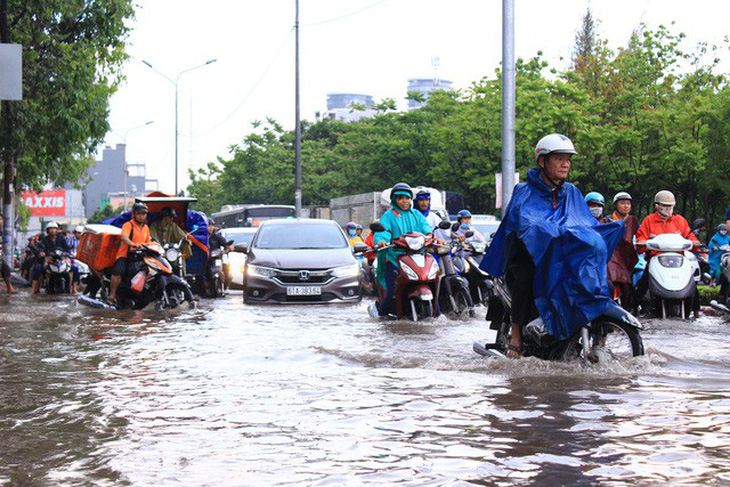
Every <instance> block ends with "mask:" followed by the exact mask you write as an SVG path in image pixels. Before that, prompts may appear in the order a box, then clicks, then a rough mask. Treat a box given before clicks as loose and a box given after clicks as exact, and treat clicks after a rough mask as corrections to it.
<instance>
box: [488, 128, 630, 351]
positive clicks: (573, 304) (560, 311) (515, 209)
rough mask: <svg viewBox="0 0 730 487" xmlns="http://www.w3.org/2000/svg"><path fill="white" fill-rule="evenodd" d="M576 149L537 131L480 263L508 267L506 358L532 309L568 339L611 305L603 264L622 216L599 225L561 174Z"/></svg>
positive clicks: (517, 346) (495, 272)
mask: <svg viewBox="0 0 730 487" xmlns="http://www.w3.org/2000/svg"><path fill="white" fill-rule="evenodd" d="M574 154H576V151H575V148H574V146H573V143H572V142H571V140H570V139H569V138H568V137H565V136H564V135H560V134H550V135H547V136H545V137H543V138H542V139H540V141H539V142H538V143H537V146H536V147H535V161H536V163H537V165H538V167H537V168H535V169H531V170H530V171H529V172H528V174H527V182H525V183H520V184H518V185H517V186H516V187H515V189H514V193H513V195H512V199H511V201H510V203H509V205H508V207H507V209H506V211H505V214H504V218H503V220H502V223H501V224H500V226H499V229H498V230H497V232H496V234H495V236H494V239H493V240H492V243H491V245H490V247H489V250H488V251H487V254H486V255H485V256H484V259H483V260H482V262H481V264H480V268H481V269H482V270H484V271H486V272H488V273H489V274H491V275H492V276H495V277H501V276H503V275H505V274H506V279H505V280H506V284H507V286H508V288H509V290H510V291H511V300H512V301H511V310H512V314H511V326H510V328H511V333H510V343H509V345H508V346H507V355H508V356H509V357H511V358H518V357H521V356H522V354H523V347H522V326H524V325H526V324H527V323H528V322H530V321H531V320H532V319H533V317H534V316H536V315H538V313H539V316H540V317H541V320H542V325H538V326H544V328H545V330H546V331H547V333H549V334H550V335H552V336H553V337H555V338H556V339H558V340H566V339H568V338H569V337H571V336H574V334H575V332H576V331H577V330H579V329H580V328H581V327H583V326H585V325H586V324H587V323H589V322H590V321H591V320H593V319H595V318H597V317H598V316H600V315H601V314H603V313H604V312H605V311H606V310H607V309H608V308H610V307H613V306H615V305H616V304H615V303H614V302H613V300H611V298H610V296H609V292H608V284H607V279H606V264H607V262H608V255H609V253H610V252H612V251H613V248H614V246H615V245H616V243H617V242H618V240H619V238H620V236H621V235H623V233H624V229H623V222H615V223H609V224H603V225H599V224H598V221H597V220H596V218H595V217H594V216H593V214H592V213H591V212H590V211H589V210H588V206H587V205H586V204H585V201H584V199H583V195H582V194H581V192H580V191H579V190H578V188H576V187H575V186H573V185H572V184H570V183H568V182H566V179H567V178H568V174H569V172H570V166H571V158H572V156H573V155H574ZM535 321H536V322H537V321H538V320H535Z"/></svg>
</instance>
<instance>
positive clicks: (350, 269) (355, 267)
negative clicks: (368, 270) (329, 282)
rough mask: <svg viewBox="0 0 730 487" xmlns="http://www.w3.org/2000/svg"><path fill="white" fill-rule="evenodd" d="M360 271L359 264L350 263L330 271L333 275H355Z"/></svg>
mask: <svg viewBox="0 0 730 487" xmlns="http://www.w3.org/2000/svg"><path fill="white" fill-rule="evenodd" d="M359 273H360V264H359V263H356V264H351V265H346V266H343V267H337V268H335V269H334V270H333V271H332V275H333V276H334V277H355V276H356V275H358V274H359Z"/></svg>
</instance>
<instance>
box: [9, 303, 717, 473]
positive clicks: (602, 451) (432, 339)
mask: <svg viewBox="0 0 730 487" xmlns="http://www.w3.org/2000/svg"><path fill="white" fill-rule="evenodd" d="M367 304H368V303H367V302H365V301H364V302H363V303H362V304H359V305H352V306H296V307H286V306H276V307H269V306H267V307H253V306H245V305H243V304H242V302H241V295H240V294H231V295H229V296H228V297H227V298H225V299H223V300H218V301H213V300H202V301H201V304H200V307H199V309H197V310H186V311H178V312H167V313H166V312H118V311H103V310H95V309H90V308H86V307H83V306H81V305H78V304H76V303H75V302H73V301H72V300H71V299H70V298H68V297H48V296H42V297H39V298H35V299H32V298H30V297H29V296H28V295H27V294H26V293H21V294H20V295H17V296H13V297H10V298H8V297H7V296H6V295H0V316H2V322H1V323H0V438H2V441H1V442H0V484H4V483H9V484H26V485H68V484H88V485H124V484H130V485H175V484H177V485H215V486H218V485H293V484H299V485H362V484H380V485H383V484H395V483H398V484H401V485H414V486H415V485H418V486H420V485H455V484H462V485H467V484H476V485H516V484H519V485H525V484H534V485H595V484H602V485H636V484H642V485H644V484H671V485H682V484H684V485H700V484H706V485H726V484H730V375H729V374H728V371H729V370H730V345H728V340H727V334H728V330H729V328H728V327H729V326H730V323H728V322H727V321H726V320H725V319H723V318H720V317H712V316H703V317H702V318H700V319H699V320H697V321H695V322H682V321H671V320H667V321H661V320H649V321H646V320H645V323H646V324H647V325H648V327H649V329H648V330H647V331H645V332H644V333H643V334H642V336H643V339H644V344H645V347H646V350H647V356H645V357H641V358H636V359H632V360H631V361H629V362H626V363H620V364H612V365H611V366H608V367H600V368H596V367H590V368H584V367H581V366H579V365H577V364H566V363H547V362H543V361H539V360H536V359H523V360H519V361H510V360H507V359H500V360H487V359H484V358H483V357H480V356H477V355H475V354H474V353H473V352H472V351H471V346H472V342H473V341H475V340H478V339H487V338H492V332H490V331H489V330H488V329H487V325H486V322H485V321H484V320H483V316H484V313H483V311H480V312H479V313H478V314H477V316H478V317H477V318H474V319H470V320H466V321H449V320H447V319H445V318H439V319H437V320H435V321H433V322H431V323H427V324H412V323H405V322H379V321H376V320H373V319H371V318H369V317H368V316H367V311H366V306H367Z"/></svg>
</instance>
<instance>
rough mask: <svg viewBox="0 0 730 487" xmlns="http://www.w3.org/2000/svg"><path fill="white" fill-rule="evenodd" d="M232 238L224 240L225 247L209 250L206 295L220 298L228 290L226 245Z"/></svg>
mask: <svg viewBox="0 0 730 487" xmlns="http://www.w3.org/2000/svg"><path fill="white" fill-rule="evenodd" d="M231 245H233V240H229V241H228V242H226V246H225V247H219V248H217V249H212V250H211V251H210V264H209V265H210V277H209V278H208V279H207V287H208V295H209V296H210V297H213V298H222V297H224V296H225V295H226V292H227V291H228V283H229V282H230V279H229V277H228V275H227V274H226V269H227V268H228V247H229V246H231Z"/></svg>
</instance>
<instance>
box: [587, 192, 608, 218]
mask: <svg viewBox="0 0 730 487" xmlns="http://www.w3.org/2000/svg"><path fill="white" fill-rule="evenodd" d="M585 200H586V204H587V205H588V209H589V210H591V214H592V215H593V216H594V217H596V220H600V219H601V218H602V217H603V207H604V206H605V205H606V200H605V199H604V198H603V195H602V194H601V193H599V192H597V191H591V192H590V193H588V194H587V195H586V198H585Z"/></svg>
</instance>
